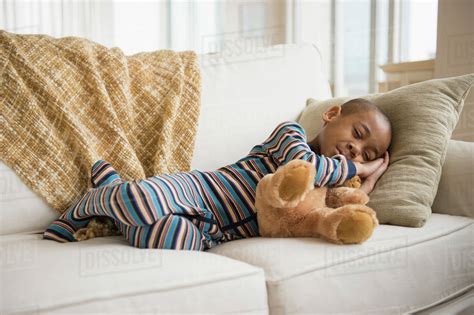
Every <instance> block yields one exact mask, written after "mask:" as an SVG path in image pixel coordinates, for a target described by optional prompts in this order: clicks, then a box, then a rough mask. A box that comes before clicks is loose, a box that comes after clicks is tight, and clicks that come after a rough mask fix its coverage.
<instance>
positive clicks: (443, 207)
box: [432, 140, 474, 218]
mask: <svg viewBox="0 0 474 315" xmlns="http://www.w3.org/2000/svg"><path fill="white" fill-rule="evenodd" d="M432 210H433V212H436V213H444V214H450V215H460V216H466V217H471V218H474V142H465V141H457V140H449V143H448V150H447V153H446V160H445V162H444V165H443V170H442V173H441V179H440V182H439V186H438V193H437V195H436V198H435V200H434V202H433V205H432Z"/></svg>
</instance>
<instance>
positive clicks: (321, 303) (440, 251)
mask: <svg viewBox="0 0 474 315" xmlns="http://www.w3.org/2000/svg"><path fill="white" fill-rule="evenodd" d="M473 236H474V220H473V219H471V218H467V217H460V216H450V215H445V214H433V215H432V217H431V218H430V220H428V222H427V223H426V225H425V226H424V227H422V228H408V227H400V226H393V225H380V226H379V227H377V228H376V229H375V230H374V234H373V235H372V237H371V238H370V239H369V240H368V241H366V242H365V243H363V244H361V245H343V246H342V245H336V244H330V243H327V242H324V241H322V240H319V239H312V238H289V239H284V238H273V239H272V238H254V239H244V240H237V241H233V242H229V243H225V244H222V245H220V246H217V247H215V248H212V249H211V250H210V252H213V253H216V254H220V255H225V256H227V257H230V258H234V259H238V260H241V261H244V262H247V263H249V264H252V265H255V266H258V267H262V268H264V270H265V277H266V280H267V290H268V296H269V308H270V312H271V313H272V314H286V313H318V314H319V313H339V312H341V313H346V312H347V313H349V312H350V313H359V312H360V313H368V312H374V314H382V313H397V314H398V313H402V312H407V311H410V310H412V309H416V308H420V307H423V306H426V305H430V304H432V303H433V302H435V301H440V300H442V299H444V298H446V297H448V296H449V295H451V294H453V293H454V292H457V291H460V290H465V289H466V288H468V287H469V286H470V285H472V283H473V282H474V265H473V264H472V257H473V256H474V245H473V242H472V240H473Z"/></svg>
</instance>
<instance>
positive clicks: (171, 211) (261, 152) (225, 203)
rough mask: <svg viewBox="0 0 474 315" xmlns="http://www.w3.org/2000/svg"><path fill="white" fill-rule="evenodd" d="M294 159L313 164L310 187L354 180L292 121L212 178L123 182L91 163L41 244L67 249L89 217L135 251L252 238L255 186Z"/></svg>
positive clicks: (348, 165) (195, 175)
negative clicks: (79, 192) (80, 188)
mask: <svg viewBox="0 0 474 315" xmlns="http://www.w3.org/2000/svg"><path fill="white" fill-rule="evenodd" d="M293 159H303V160H306V161H309V162H311V163H313V164H314V165H315V168H316V170H317V173H316V176H315V180H314V184H315V186H324V185H339V184H342V183H343V182H344V181H345V180H346V179H349V178H351V177H353V176H354V175H355V166H354V164H353V163H352V162H351V161H349V160H346V158H345V157H344V156H343V155H335V156H333V157H332V158H328V157H325V156H324V155H321V156H320V155H317V154H315V153H314V152H313V151H312V150H311V149H310V147H309V146H308V144H307V143H306V135H305V132H304V130H303V128H302V127H301V126H300V125H299V124H298V123H296V122H291V121H288V122H283V123H281V124H279V125H278V126H277V127H276V129H275V130H274V131H273V132H272V133H271V135H270V136H269V137H268V138H267V139H266V140H265V141H264V142H263V143H262V144H259V145H256V146H255V147H253V148H252V150H251V151H250V152H249V154H248V155H247V156H246V157H244V158H242V159H240V160H238V161H237V162H236V163H234V164H230V165H227V166H224V167H221V168H219V169H217V170H216V171H198V170H193V171H191V172H185V173H184V172H183V173H174V174H161V175H157V176H152V177H149V178H147V179H136V180H132V181H128V182H127V181H123V180H122V179H121V178H120V176H119V174H117V172H116V171H115V170H114V168H113V167H112V166H111V165H110V164H109V163H107V162H106V161H104V160H98V161H97V162H96V163H95V164H94V165H93V166H92V170H91V182H92V188H90V189H89V190H88V191H87V192H86V193H85V194H84V195H83V196H81V197H80V198H79V199H78V200H76V201H75V202H74V203H73V205H72V206H71V207H70V208H69V209H68V210H67V211H66V212H64V213H63V214H62V215H61V216H60V217H59V218H58V219H57V220H56V221H54V222H53V223H52V224H51V225H50V226H49V227H48V229H47V230H46V231H45V232H44V236H43V237H44V238H45V239H51V240H55V241H58V242H74V241H75V239H74V237H73V234H74V233H75V232H76V231H77V230H78V229H80V228H83V227H85V226H87V224H88V222H89V221H90V220H91V218H92V217H94V216H108V217H110V218H112V219H114V222H115V224H116V225H117V227H118V228H119V229H120V231H121V232H122V233H123V235H124V237H125V238H126V239H127V240H128V242H129V243H130V244H131V245H132V246H135V247H139V248H162V249H185V250H207V249H209V248H211V247H213V246H216V245H218V244H220V243H222V242H226V241H231V240H235V239H241V238H247V237H254V236H259V232H258V224H257V215H256V209H255V205H254V204H255V192H256V187H257V183H258V182H259V180H260V179H262V178H263V177H264V176H265V175H266V174H269V173H274V172H275V171H276V169H277V168H278V167H279V166H281V165H284V164H286V163H288V162H289V161H291V160H293Z"/></svg>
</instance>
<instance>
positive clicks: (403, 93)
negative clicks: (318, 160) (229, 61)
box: [298, 74, 474, 227]
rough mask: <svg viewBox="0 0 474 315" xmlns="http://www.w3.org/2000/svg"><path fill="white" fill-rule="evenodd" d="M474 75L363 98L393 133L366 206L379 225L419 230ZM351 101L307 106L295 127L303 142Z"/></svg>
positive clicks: (337, 99)
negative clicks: (326, 115)
mask: <svg viewBox="0 0 474 315" xmlns="http://www.w3.org/2000/svg"><path fill="white" fill-rule="evenodd" d="M473 82H474V74H468V75H463V76H458V77H452V78H445V79H435V80H429V81H424V82H420V83H417V84H412V85H409V86H404V87H401V88H398V89H396V90H393V91H389V92H386V93H377V94H371V95H367V96H365V97H363V98H365V99H368V100H370V101H372V102H374V103H375V104H376V105H377V106H378V107H379V108H380V109H381V110H382V112H384V113H385V114H386V115H387V117H388V118H389V119H390V121H391V123H392V127H393V134H392V142H391V145H390V147H389V153H390V163H389V167H388V169H387V171H386V172H385V173H384V175H382V177H381V178H380V179H379V180H378V182H377V184H376V186H375V189H374V190H373V191H372V193H371V194H370V202H369V204H368V205H369V206H370V207H372V208H373V209H374V210H375V211H376V212H377V218H378V220H379V221H380V223H382V224H394V225H402V226H409V227H421V226H423V225H424V224H425V222H426V220H427V219H428V218H429V216H430V214H431V206H432V204H433V200H434V198H435V196H436V192H437V188H438V183H439V180H440V176H441V169H442V165H443V163H444V160H445V156H446V151H447V144H448V140H449V139H450V137H451V133H452V131H453V129H454V127H455V126H456V123H457V121H458V119H459V114H460V113H461V110H462V108H463V105H464V99H465V97H466V95H467V93H468V92H469V89H470V88H471V86H472V85H473ZM352 98H355V97H340V98H334V99H330V100H325V101H321V102H318V101H316V100H314V99H308V100H307V108H306V109H305V110H304V111H303V112H302V114H301V116H300V117H299V120H298V122H299V123H300V124H301V125H302V126H303V127H304V128H305V131H306V133H307V138H308V141H310V140H312V139H313V138H314V137H315V136H316V135H317V133H318V131H319V129H320V127H321V126H322V119H321V115H322V113H323V112H324V111H326V110H327V109H328V108H330V107H331V106H333V105H341V104H343V103H344V102H345V101H347V100H349V99H352Z"/></svg>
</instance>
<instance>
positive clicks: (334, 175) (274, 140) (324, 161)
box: [262, 121, 356, 187]
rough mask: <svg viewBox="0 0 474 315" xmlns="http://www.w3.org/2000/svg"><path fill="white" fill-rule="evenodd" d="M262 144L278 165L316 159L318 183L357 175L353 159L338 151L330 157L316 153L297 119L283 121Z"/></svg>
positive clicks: (334, 181) (316, 183) (344, 179)
mask: <svg viewBox="0 0 474 315" xmlns="http://www.w3.org/2000/svg"><path fill="white" fill-rule="evenodd" d="M262 147H263V149H264V150H265V152H266V153H267V154H268V155H269V156H270V157H272V159H273V160H274V161H275V162H276V163H277V164H278V166H282V165H285V164H286V163H288V162H289V161H291V160H294V159H301V160H305V161H308V162H311V163H313V164H314V166H315V168H316V176H315V179H314V185H315V186H319V187H321V186H325V185H341V184H342V183H344V181H346V180H347V179H350V178H352V177H354V176H355V175H356V168H355V165H354V163H353V162H352V161H350V160H347V159H346V157H345V156H344V155H342V154H337V155H334V156H333V157H331V158H329V157H325V156H324V155H318V154H315V153H314V152H313V151H312V150H311V148H310V147H309V145H308V143H307V142H306V134H305V131H304V129H303V127H302V126H301V125H300V124H298V123H296V122H292V121H286V122H283V123H280V124H279V125H278V126H277V127H276V128H275V130H274V131H273V132H272V133H271V134H270V136H269V137H268V138H267V139H266V140H265V141H264V142H263V144H262Z"/></svg>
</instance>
